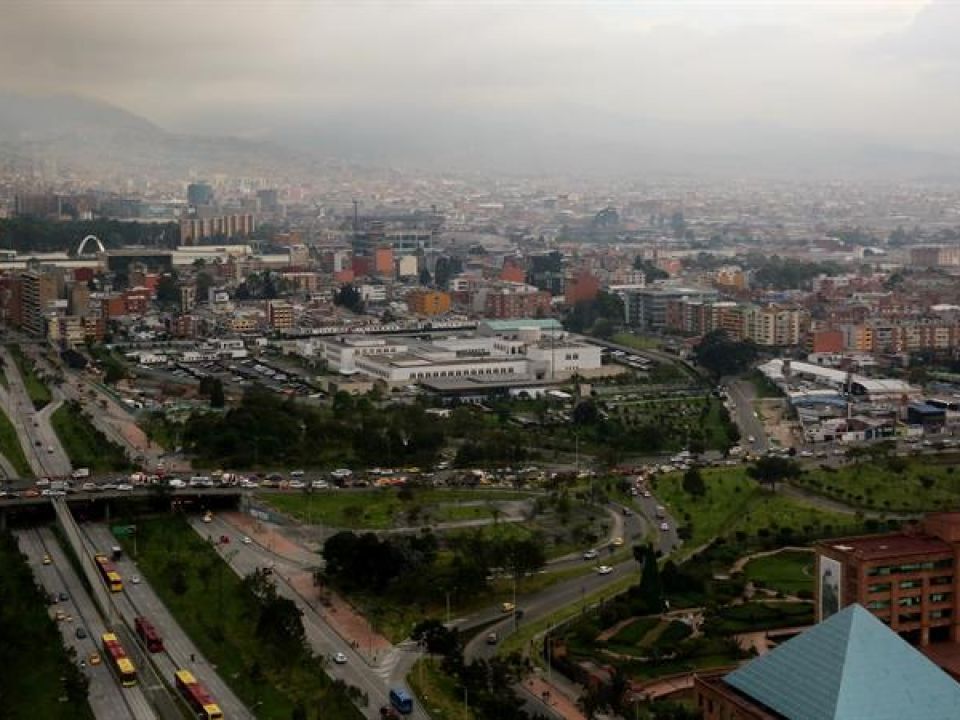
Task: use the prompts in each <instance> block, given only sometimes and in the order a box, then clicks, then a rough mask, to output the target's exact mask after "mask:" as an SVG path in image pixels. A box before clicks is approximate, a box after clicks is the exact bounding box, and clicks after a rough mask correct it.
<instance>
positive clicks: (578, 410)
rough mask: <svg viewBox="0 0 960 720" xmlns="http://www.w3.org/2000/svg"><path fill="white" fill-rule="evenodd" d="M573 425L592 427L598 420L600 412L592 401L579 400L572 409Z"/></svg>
mask: <svg viewBox="0 0 960 720" xmlns="http://www.w3.org/2000/svg"><path fill="white" fill-rule="evenodd" d="M572 419H573V424H574V425H593V424H594V423H595V422H597V420H599V419H600V411H599V410H598V409H597V404H596V403H595V402H594V401H593V400H581V401H580V402H579V403H577V406H576V407H575V408H574V409H573V418H572Z"/></svg>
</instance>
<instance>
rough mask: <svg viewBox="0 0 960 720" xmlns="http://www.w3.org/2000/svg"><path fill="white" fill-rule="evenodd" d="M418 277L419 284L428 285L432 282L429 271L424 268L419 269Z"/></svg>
mask: <svg viewBox="0 0 960 720" xmlns="http://www.w3.org/2000/svg"><path fill="white" fill-rule="evenodd" d="M418 279H419V281H420V284H421V285H423V286H424V287H430V286H431V285H432V284H433V277H432V276H431V275H430V271H429V270H427V269H426V268H423V269H422V270H420V276H419V278H418Z"/></svg>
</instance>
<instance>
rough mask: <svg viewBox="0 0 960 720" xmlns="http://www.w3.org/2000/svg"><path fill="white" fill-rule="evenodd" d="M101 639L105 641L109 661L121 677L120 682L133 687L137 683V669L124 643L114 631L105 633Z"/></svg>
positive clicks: (104, 647) (104, 648)
mask: <svg viewBox="0 0 960 720" xmlns="http://www.w3.org/2000/svg"><path fill="white" fill-rule="evenodd" d="M100 641H101V642H102V643H103V652H104V654H105V655H106V656H107V662H108V663H109V664H110V667H111V668H112V669H113V671H114V672H115V673H116V674H117V677H118V678H119V679H120V684H121V685H123V686H124V687H132V686H133V685H136V684H137V669H136V668H135V667H134V665H133V661H132V660H131V659H130V658H128V657H127V653H126V652H124V649H123V645H121V644H120V641H119V640H118V639H117V636H116V635H114V634H113V633H104V634H103V635H102V636H101V638H100Z"/></svg>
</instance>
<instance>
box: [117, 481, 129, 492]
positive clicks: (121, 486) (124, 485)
mask: <svg viewBox="0 0 960 720" xmlns="http://www.w3.org/2000/svg"><path fill="white" fill-rule="evenodd" d="M117 490H120V491H122V492H132V491H133V485H128V484H127V483H120V484H119V485H117Z"/></svg>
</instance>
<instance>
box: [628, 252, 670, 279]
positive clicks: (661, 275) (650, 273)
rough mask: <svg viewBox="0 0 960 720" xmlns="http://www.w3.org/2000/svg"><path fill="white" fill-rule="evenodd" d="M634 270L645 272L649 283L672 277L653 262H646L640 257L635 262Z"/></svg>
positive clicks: (644, 274)
mask: <svg viewBox="0 0 960 720" xmlns="http://www.w3.org/2000/svg"><path fill="white" fill-rule="evenodd" d="M633 269H634V270H641V271H643V276H644V278H645V279H646V281H647V282H653V281H655V280H666V279H667V278H668V277H670V273H668V272H667V271H666V270H662V269H660V268H658V267H657V266H656V265H654V264H653V263H652V262H650V261H649V260H645V259H644V258H642V257H640V256H639V255H638V256H637V257H636V258H635V259H634V261H633Z"/></svg>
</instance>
